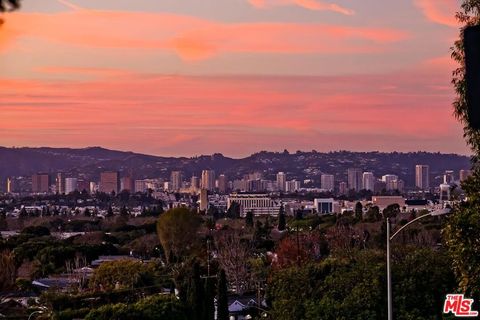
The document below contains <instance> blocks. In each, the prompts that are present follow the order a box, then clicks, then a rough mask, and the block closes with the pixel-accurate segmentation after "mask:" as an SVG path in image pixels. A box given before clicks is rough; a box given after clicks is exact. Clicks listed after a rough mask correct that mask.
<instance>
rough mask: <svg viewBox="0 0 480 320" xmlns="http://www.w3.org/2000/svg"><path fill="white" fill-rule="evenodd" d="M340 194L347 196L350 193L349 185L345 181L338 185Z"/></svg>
mask: <svg viewBox="0 0 480 320" xmlns="http://www.w3.org/2000/svg"><path fill="white" fill-rule="evenodd" d="M338 192H339V193H340V194H347V193H348V184H347V183H346V182H344V181H342V182H340V183H339V184H338Z"/></svg>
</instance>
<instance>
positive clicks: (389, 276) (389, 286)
mask: <svg viewBox="0 0 480 320" xmlns="http://www.w3.org/2000/svg"><path fill="white" fill-rule="evenodd" d="M387 300H388V320H392V319H393V317H392V274H391V270H390V218H387Z"/></svg>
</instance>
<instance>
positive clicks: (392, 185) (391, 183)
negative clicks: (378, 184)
mask: <svg viewBox="0 0 480 320" xmlns="http://www.w3.org/2000/svg"><path fill="white" fill-rule="evenodd" d="M397 180H398V176H397V175H395V174H386V175H383V176H382V181H383V182H385V188H386V189H387V191H390V190H396V189H397V188H396V186H397Z"/></svg>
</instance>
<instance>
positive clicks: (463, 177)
mask: <svg viewBox="0 0 480 320" xmlns="http://www.w3.org/2000/svg"><path fill="white" fill-rule="evenodd" d="M471 175H472V170H465V169H462V170H460V174H459V176H460V182H462V181H465V180H467V178H468V177H470V176H471Z"/></svg>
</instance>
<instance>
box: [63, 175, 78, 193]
mask: <svg viewBox="0 0 480 320" xmlns="http://www.w3.org/2000/svg"><path fill="white" fill-rule="evenodd" d="M75 190H78V180H77V178H65V194H69V193H71V192H74V191H75Z"/></svg>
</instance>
